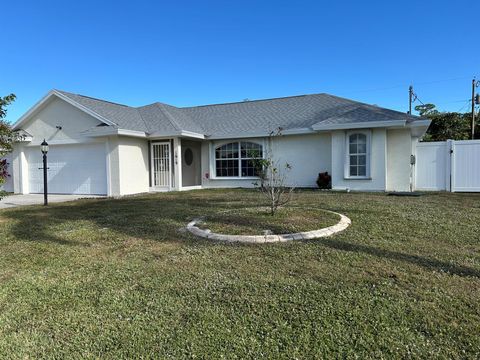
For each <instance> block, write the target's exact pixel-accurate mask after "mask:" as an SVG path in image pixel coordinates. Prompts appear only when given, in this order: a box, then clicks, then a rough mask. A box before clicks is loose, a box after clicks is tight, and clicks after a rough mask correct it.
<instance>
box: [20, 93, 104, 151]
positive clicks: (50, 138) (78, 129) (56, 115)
mask: <svg viewBox="0 0 480 360" xmlns="http://www.w3.org/2000/svg"><path fill="white" fill-rule="evenodd" d="M99 124H100V121H98V120H97V119H95V118H94V117H92V116H90V115H88V114H86V113H85V112H83V111H81V110H79V109H77V108H76V107H74V106H72V105H70V104H69V103H67V102H65V101H63V100H61V99H59V98H57V97H52V99H51V100H50V101H48V103H47V104H45V105H44V106H43V108H42V109H41V110H39V111H37V112H36V113H35V114H33V116H32V118H31V119H30V120H29V121H28V122H27V123H26V124H24V125H23V126H22V129H23V130H25V131H26V132H28V133H29V134H31V135H32V136H33V141H32V143H38V144H39V143H41V142H42V141H43V139H46V140H47V142H48V143H51V144H54V143H55V142H59V143H60V142H61V143H68V142H73V141H75V142H83V141H85V140H86V138H85V137H84V136H82V134H81V133H82V132H83V131H85V130H88V129H90V128H92V127H94V126H97V125H99ZM56 126H61V127H62V129H61V130H58V129H57V128H56Z"/></svg>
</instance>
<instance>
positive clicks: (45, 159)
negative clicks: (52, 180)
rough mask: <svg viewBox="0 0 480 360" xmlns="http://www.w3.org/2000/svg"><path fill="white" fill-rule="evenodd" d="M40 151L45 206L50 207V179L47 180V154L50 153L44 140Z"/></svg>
mask: <svg viewBox="0 0 480 360" xmlns="http://www.w3.org/2000/svg"><path fill="white" fill-rule="evenodd" d="M40 150H41V151H42V154H43V205H44V206H47V205H48V187H47V183H48V179H47V170H48V168H47V153H48V143H47V142H46V141H45V139H43V142H42V143H41V144H40Z"/></svg>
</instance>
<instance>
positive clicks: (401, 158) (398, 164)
mask: <svg viewBox="0 0 480 360" xmlns="http://www.w3.org/2000/svg"><path fill="white" fill-rule="evenodd" d="M411 154H412V136H411V132H410V129H395V130H388V131H387V188H386V189H387V191H410V176H411V172H412V169H411V166H410V155H411Z"/></svg>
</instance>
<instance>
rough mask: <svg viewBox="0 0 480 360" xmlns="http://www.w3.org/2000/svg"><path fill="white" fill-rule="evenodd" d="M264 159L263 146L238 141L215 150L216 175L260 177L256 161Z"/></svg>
mask: <svg viewBox="0 0 480 360" xmlns="http://www.w3.org/2000/svg"><path fill="white" fill-rule="evenodd" d="M262 157H263V148H262V145H260V144H257V143H253V142H249V141H236V142H231V143H228V144H224V145H221V146H218V147H216V148H215V175H216V176H217V177H255V176H258V173H257V169H256V166H255V164H254V161H253V160H254V159H259V158H262Z"/></svg>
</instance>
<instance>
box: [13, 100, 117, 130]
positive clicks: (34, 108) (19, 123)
mask: <svg viewBox="0 0 480 360" xmlns="http://www.w3.org/2000/svg"><path fill="white" fill-rule="evenodd" d="M52 96H56V97H58V98H60V99H62V100H64V101H66V102H67V103H69V104H70V105H73V106H74V107H76V108H77V109H79V110H81V111H83V112H85V113H87V114H89V115H90V116H93V117H94V118H96V119H97V120H99V121H100V122H102V123H104V124H106V125H110V126H114V125H116V124H115V123H114V122H112V121H110V120H108V119H106V118H104V117H103V116H101V115H99V114H97V113H96V112H94V111H92V110H90V109H89V108H87V107H85V106H83V105H81V104H79V103H77V102H76V101H74V100H72V99H70V98H69V97H68V96H65V95H63V94H62V93H60V92H58V91H56V90H50V91H49V92H48V93H47V94H46V95H45V96H44V97H42V98H41V99H40V101H38V102H37V103H36V104H35V105H33V106H32V107H31V108H30V109H29V110H28V111H27V112H26V113H25V114H23V115H22V116H21V117H20V118H19V119H18V120H17V122H15V124H13V126H12V129H13V130H18V129H20V126H22V125H23V124H24V123H25V122H26V121H27V120H28V119H29V118H30V116H32V115H33V114H34V113H35V112H36V111H38V110H39V109H40V108H41V107H42V106H43V105H44V104H45V103H46V102H47V101H48V100H49V99H50V98H51V97H52Z"/></svg>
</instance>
